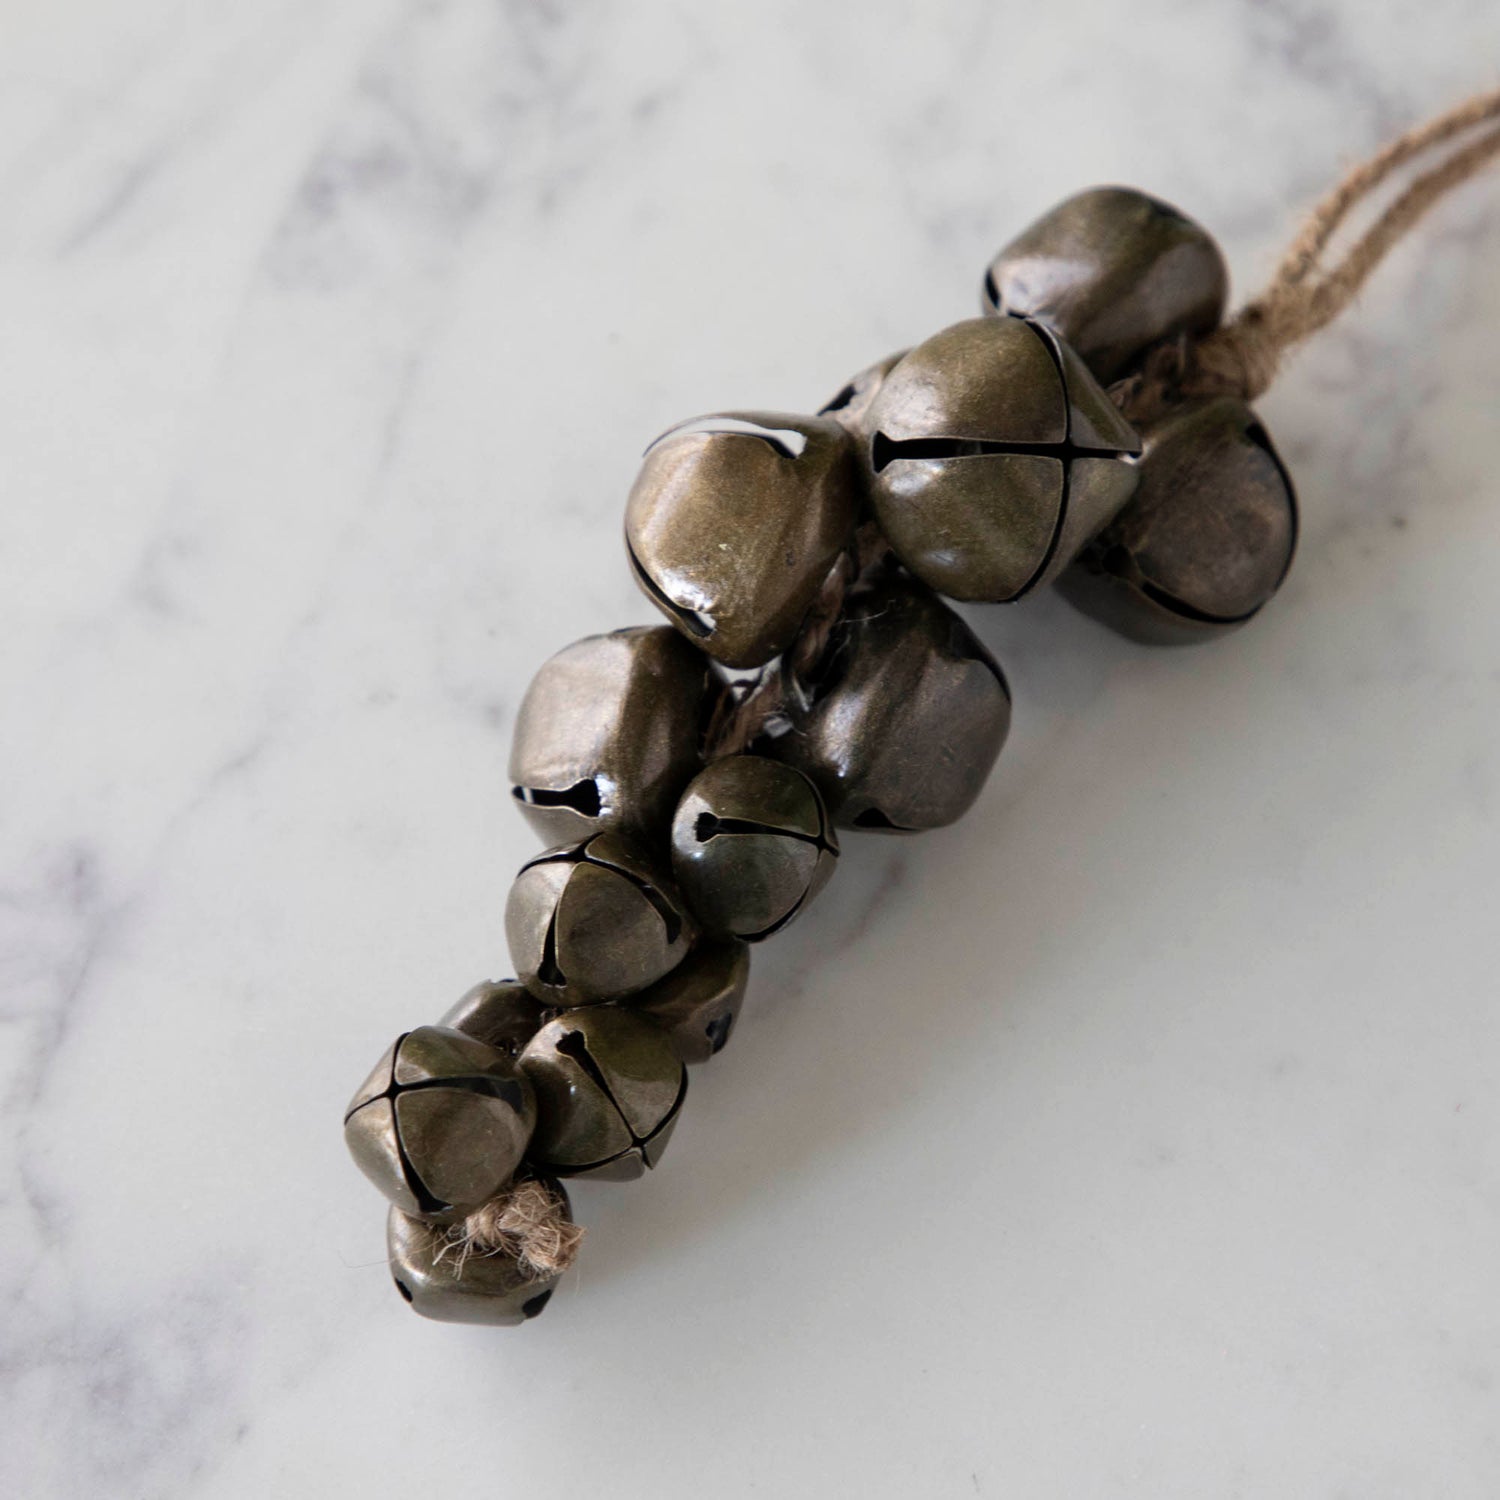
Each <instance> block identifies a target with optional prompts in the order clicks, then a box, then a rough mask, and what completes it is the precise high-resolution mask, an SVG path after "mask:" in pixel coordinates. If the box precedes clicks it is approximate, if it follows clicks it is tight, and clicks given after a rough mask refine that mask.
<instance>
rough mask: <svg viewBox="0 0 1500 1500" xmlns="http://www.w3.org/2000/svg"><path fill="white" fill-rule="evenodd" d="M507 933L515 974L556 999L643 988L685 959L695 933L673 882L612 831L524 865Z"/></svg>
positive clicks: (603, 996)
mask: <svg viewBox="0 0 1500 1500" xmlns="http://www.w3.org/2000/svg"><path fill="white" fill-rule="evenodd" d="M505 933H506V937H507V939H508V940H509V943H510V956H511V961H512V962H513V963H514V964H515V966H516V973H517V974H518V975H519V976H520V979H521V982H522V983H523V984H524V985H525V986H526V988H527V989H529V990H530V991H531V993H532V994H533V995H535V996H537V998H538V999H540V1000H542V1001H544V1002H545V1003H546V1004H548V1005H555V1006H562V1007H566V1006H576V1005H596V1004H598V1003H599V1002H601V1001H604V1000H617V999H619V998H620V997H621V996H624V995H630V994H634V993H635V991H637V990H642V989H645V987H646V986H647V985H648V984H654V983H655V982H656V981H657V980H658V979H660V978H661V977H662V976H663V975H664V974H667V973H669V972H670V971H671V970H672V969H673V968H675V967H676V965H677V964H678V963H679V962H681V960H682V959H683V958H684V956H685V955H686V954H687V951H688V948H689V946H690V945H691V943H692V940H693V936H694V933H693V927H692V923H691V922H690V921H689V920H688V918H687V916H686V914H685V913H684V911H683V908H682V905H681V902H680V901H679V899H678V895H677V892H676V890H675V889H674V888H673V886H672V883H671V882H670V881H668V880H664V879H663V878H662V877H661V876H660V875H658V874H657V873H656V871H655V870H654V869H653V868H652V867H651V865H650V864H649V863H648V862H647V861H646V860H644V859H642V858H641V856H640V855H639V854H638V853H637V852H636V851H635V850H634V849H632V848H631V846H630V845H629V844H627V843H626V842H625V841H624V840H623V839H621V838H619V837H618V836H617V835H615V834H612V833H598V834H595V835H594V837H593V838H591V839H586V840H584V841H583V842H582V843H580V844H571V845H566V846H564V847H562V848H558V849H548V850H547V851H546V852H545V853H543V854H539V855H537V857H536V858H535V859H533V860H531V861H530V862H529V863H528V864H525V865H523V866H522V867H521V873H520V874H519V875H517V876H516V880H515V884H514V885H512V886H511V889H510V899H509V901H508V902H507V903H506V908H505Z"/></svg>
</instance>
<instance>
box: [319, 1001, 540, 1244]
mask: <svg viewBox="0 0 1500 1500" xmlns="http://www.w3.org/2000/svg"><path fill="white" fill-rule="evenodd" d="M535 1124H536V1099H535V1097H534V1096H533V1094H532V1090H531V1084H530V1083H529V1082H528V1081H527V1079H526V1078H525V1076H524V1075H523V1074H522V1073H521V1072H520V1071H519V1069H518V1068H517V1066H516V1064H515V1063H514V1062H513V1061H512V1060H511V1059H510V1058H509V1057H507V1056H506V1055H505V1054H504V1053H503V1052H500V1051H498V1050H497V1049H496V1048H494V1047H490V1046H487V1045H486V1044H485V1043H484V1042H479V1041H475V1039H474V1038H473V1037H470V1036H465V1035H463V1033H462V1032H458V1031H450V1030H448V1029H446V1028H445V1027H441V1026H419V1027H418V1028H417V1029H416V1030H415V1031H409V1032H407V1033H406V1035H405V1036H403V1037H400V1038H398V1039H397V1041H396V1043H395V1045H394V1046H393V1047H391V1048H390V1050H389V1051H387V1052H386V1054H385V1056H384V1057H382V1058H381V1059H380V1061H379V1062H378V1063H377V1064H376V1065H375V1070H374V1072H372V1073H371V1074H370V1076H369V1077H368V1078H367V1079H366V1080H365V1081H364V1083H363V1084H362V1085H361V1087H360V1089H359V1092H358V1093H356V1094H355V1096H354V1098H353V1099H352V1100H350V1102H349V1108H348V1110H347V1111H345V1114H344V1141H345V1143H346V1144H347V1145H348V1147H349V1152H350V1155H352V1156H353V1157H354V1160H355V1163H356V1164H357V1165H358V1167H359V1169H360V1170H361V1171H362V1172H363V1173H364V1174H365V1176H367V1177H368V1178H369V1179H370V1181H371V1182H373V1183H374V1184H375V1186H376V1187H378V1188H379V1189H380V1191H381V1192H382V1193H384V1194H385V1195H386V1197H387V1198H389V1199H390V1200H391V1202H392V1203H394V1204H395V1205H396V1207H397V1208H399V1209H402V1210H403V1211H404V1212H406V1213H409V1214H417V1215H419V1216H420V1217H422V1218H424V1219H427V1220H430V1221H432V1222H436V1223H446V1222H448V1221H450V1220H452V1219H455V1218H461V1217H462V1216H463V1215H464V1214H466V1213H468V1212H469V1210H471V1209H474V1208H477V1207H478V1206H479V1205H480V1204H481V1203H484V1202H487V1201H488V1200H489V1199H491V1198H493V1197H494V1196H495V1194H496V1193H497V1192H499V1191H500V1189H501V1188H502V1187H504V1185H505V1184H506V1182H508V1181H509V1180H510V1177H511V1174H512V1173H514V1171H515V1169H516V1167H517V1166H518V1165H519V1164H520V1161H521V1157H522V1155H523V1154H524V1153H525V1151H526V1147H527V1144H528V1142H529V1141H530V1139H531V1132H532V1128H533V1126H534V1125H535Z"/></svg>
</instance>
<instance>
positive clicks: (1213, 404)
mask: <svg viewBox="0 0 1500 1500" xmlns="http://www.w3.org/2000/svg"><path fill="white" fill-rule="evenodd" d="M1140 474H1141V483H1140V488H1139V489H1138V490H1137V491H1136V493H1135V497H1134V498H1133V499H1132V500H1131V502H1130V503H1129V504H1128V505H1127V506H1126V507H1125V508H1124V509H1123V510H1122V511H1121V512H1120V514H1119V515H1118V516H1116V517H1115V519H1114V520H1113V521H1111V522H1110V524H1109V525H1108V526H1107V527H1106V528H1105V529H1104V530H1103V531H1102V532H1101V533H1100V534H1099V535H1098V536H1097V537H1096V538H1095V539H1094V541H1093V543H1092V544H1091V545H1090V546H1089V547H1088V549H1087V550H1086V551H1085V552H1084V554H1083V556H1082V557H1081V558H1080V559H1079V561H1078V563H1077V564H1076V565H1075V566H1074V567H1072V568H1071V569H1069V571H1068V572H1067V573H1065V574H1064V575H1063V577H1062V578H1061V579H1060V580H1059V581H1058V589H1059V592H1060V593H1061V594H1062V595H1063V596H1064V597H1065V598H1066V599H1068V600H1069V601H1070V602H1071V603H1072V604H1075V605H1076V606H1077V607H1078V608H1079V609H1081V610H1083V611H1084V613H1085V614H1090V615H1093V616H1094V617H1095V618H1096V619H1098V620H1101V621H1103V622H1104V623H1105V624H1106V625H1108V626H1110V627H1111V628H1112V629H1114V630H1117V631H1119V632H1120V634H1121V635H1125V636H1129V637H1130V638H1131V639H1132V640H1137V641H1144V642H1146V643H1148V644H1158V645H1173V644H1184V643H1187V642H1191V641H1201V640H1207V639H1209V638H1211V637H1213V636H1217V635H1223V634H1224V633H1225V632H1226V631H1229V630H1233V629H1234V628H1235V627H1236V626H1239V625H1243V624H1244V623H1245V621H1247V620H1249V619H1251V618H1252V617H1253V616H1254V615H1255V614H1256V613H1257V611H1258V610H1259V609H1260V608H1261V606H1262V605H1263V604H1265V602H1266V601H1267V600H1268V599H1269V598H1270V597H1271V595H1272V594H1274V593H1275V592H1276V590H1277V589H1278V588H1279V587H1280V586H1281V582H1282V580H1283V579H1284V578H1285V577H1286V575H1287V570H1288V569H1289V568H1290V567H1291V565H1292V554H1293V552H1294V551H1295V550H1296V546H1297V498H1296V492H1295V491H1294V490H1293V488H1292V481H1291V477H1290V475H1288V473H1287V471H1286V468H1285V466H1284V465H1283V464H1282V462H1281V459H1280V458H1279V457H1278V456H1277V453H1276V450H1275V449H1274V448H1273V447H1272V446H1271V439H1270V437H1269V436H1268V435H1267V433H1266V430H1265V428H1264V427H1262V426H1261V424H1260V422H1259V420H1258V419H1257V418H1256V415H1255V413H1254V412H1253V411H1251V409H1250V408H1249V407H1248V406H1247V405H1246V404H1245V403H1244V402H1243V401H1239V400H1236V399H1235V398H1233V397H1228V396H1224V397H1218V398H1216V399H1214V400H1210V401H1202V402H1198V403H1195V404H1193V405H1189V406H1185V407H1182V408H1180V409H1179V410H1177V411H1174V412H1172V413H1170V414H1169V415H1168V416H1166V417H1164V418H1163V419H1162V420H1161V421H1160V422H1157V423H1154V424H1153V425H1152V426H1151V427H1150V428H1149V429H1148V431H1147V432H1146V434H1145V451H1144V452H1143V453H1142V455H1141V460H1140Z"/></svg>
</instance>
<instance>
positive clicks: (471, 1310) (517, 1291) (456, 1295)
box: [385, 1178, 572, 1327]
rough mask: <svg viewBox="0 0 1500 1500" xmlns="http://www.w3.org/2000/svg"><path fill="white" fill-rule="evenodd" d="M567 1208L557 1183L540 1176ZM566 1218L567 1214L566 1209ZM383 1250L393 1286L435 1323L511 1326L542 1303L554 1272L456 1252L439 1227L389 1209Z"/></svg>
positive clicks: (494, 1256) (532, 1314)
mask: <svg viewBox="0 0 1500 1500" xmlns="http://www.w3.org/2000/svg"><path fill="white" fill-rule="evenodd" d="M542 1180H543V1181H544V1182H546V1184H547V1186H548V1187H549V1188H551V1189H552V1191H553V1192H555V1193H556V1194H558V1196H559V1197H560V1198H561V1199H562V1201H563V1204H564V1207H565V1209H568V1195H567V1193H566V1192H564V1191H563V1186H562V1184H561V1183H560V1182H555V1181H553V1180H552V1179H550V1178H543V1179H542ZM567 1217H568V1219H569V1220H571V1219H572V1213H571V1210H568V1211H567ZM385 1247H386V1255H387V1257H388V1258H389V1260H390V1263H391V1277H392V1279H393V1280H394V1281H395V1283H396V1290H397V1291H398V1292H400V1293H401V1295H402V1297H403V1298H404V1299H405V1300H406V1301H407V1302H409V1303H410V1304H411V1308H412V1311H413V1312H418V1313H421V1315H422V1316H423V1317H424V1318H432V1319H434V1320H435V1321H437V1322H439V1323H487V1324H491V1325H499V1326H502V1327H515V1326H516V1325H517V1324H520V1323H524V1322H526V1321H527V1319H529V1318H534V1317H536V1315H537V1314H538V1313H539V1312H541V1310H542V1309H543V1308H544V1307H546V1305H547V1301H548V1299H549V1298H550V1297H551V1296H552V1290H553V1288H554V1287H555V1286H556V1285H557V1283H558V1282H559V1281H560V1280H561V1277H560V1276H544V1277H535V1276H532V1275H530V1274H529V1273H528V1272H526V1271H524V1270H522V1269H521V1267H520V1265H519V1264H518V1263H517V1260H516V1257H515V1256H513V1255H506V1254H503V1253H493V1254H488V1253H487V1254H480V1253H477V1252H476V1253H473V1254H470V1255H468V1256H464V1257H460V1255H459V1254H458V1252H457V1247H456V1246H454V1245H453V1244H452V1242H451V1241H450V1240H449V1238H448V1236H447V1235H446V1234H445V1233H444V1232H443V1230H442V1228H441V1227H437V1226H434V1225H432V1224H428V1223H426V1222H424V1221H423V1220H421V1219H414V1218H412V1216H411V1215H410V1214H404V1213H402V1212H401V1210H400V1209H399V1208H392V1209H391V1211H390V1214H389V1215H388V1217H387V1218H386V1226H385Z"/></svg>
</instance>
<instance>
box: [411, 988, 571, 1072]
mask: <svg viewBox="0 0 1500 1500" xmlns="http://www.w3.org/2000/svg"><path fill="white" fill-rule="evenodd" d="M548 1015H549V1011H548V1009H547V1007H546V1006H545V1005H543V1004H542V1002H541V1001H540V1000H538V999H537V998H536V996H535V995H533V994H532V993H531V991H530V990H528V989H527V988H526V986H525V985H524V984H522V983H521V982H520V980H518V979H485V980H481V981H480V983H478V984H476V985H475V986H474V987H473V989H471V990H468V991H466V992H465V993H464V994H463V995H462V996H460V998H459V999H458V1000H457V1001H456V1002H455V1003H454V1005H453V1007H452V1008H451V1009H450V1010H449V1011H448V1013H447V1014H446V1015H445V1016H444V1017H443V1019H442V1020H441V1021H439V1022H438V1025H439V1026H447V1027H451V1028H452V1029H453V1030H454V1031H461V1032H463V1034H464V1035H465V1036H471V1037H473V1038H475V1040H477V1041H481V1042H485V1043H487V1044H488V1045H489V1046H491V1047H494V1048H496V1049H497V1050H498V1051H500V1052H504V1053H505V1054H506V1055H507V1056H509V1057H516V1056H518V1055H519V1054H520V1051H521V1048H522V1047H524V1046H525V1045H526V1043H527V1042H529V1041H530V1040H531V1039H532V1037H533V1036H535V1035H536V1032H537V1029H538V1028H539V1027H540V1026H541V1024H542V1023H543V1022H544V1021H545V1020H546V1019H547V1018H548Z"/></svg>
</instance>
